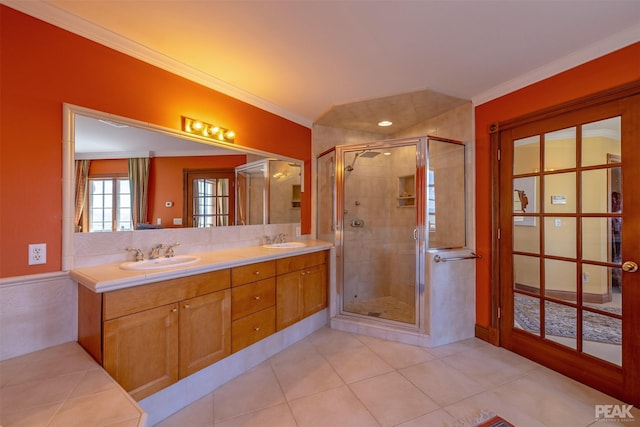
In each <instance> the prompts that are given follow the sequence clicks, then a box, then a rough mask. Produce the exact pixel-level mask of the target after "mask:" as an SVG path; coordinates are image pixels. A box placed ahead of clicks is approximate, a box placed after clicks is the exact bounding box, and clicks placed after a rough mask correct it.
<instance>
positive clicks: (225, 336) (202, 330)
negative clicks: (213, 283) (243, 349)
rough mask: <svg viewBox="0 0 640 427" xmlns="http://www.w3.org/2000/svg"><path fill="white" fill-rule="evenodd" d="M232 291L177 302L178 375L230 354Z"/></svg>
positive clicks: (185, 374)
mask: <svg viewBox="0 0 640 427" xmlns="http://www.w3.org/2000/svg"><path fill="white" fill-rule="evenodd" d="M230 294H231V291H230V290H228V289H227V290H225V291H219V292H214V293H212V294H207V295H203V296H199V297H196V298H192V299H189V300H185V301H181V302H180V371H179V373H180V378H184V377H186V376H189V375H191V374H193V373H194V372H197V371H199V370H200V369H202V368H205V367H207V366H209V365H211V364H212V363H215V362H217V361H218V360H221V359H224V358H225V357H227V356H228V355H229V354H231V334H230V326H231V315H230V313H231V297H230Z"/></svg>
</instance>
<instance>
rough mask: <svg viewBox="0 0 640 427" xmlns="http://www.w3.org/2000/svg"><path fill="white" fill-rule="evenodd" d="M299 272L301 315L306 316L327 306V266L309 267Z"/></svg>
mask: <svg viewBox="0 0 640 427" xmlns="http://www.w3.org/2000/svg"><path fill="white" fill-rule="evenodd" d="M301 274H302V301H303V316H304V317H307V316H309V315H311V314H313V313H315V312H318V311H320V310H322V309H323V308H325V307H326V306H327V266H326V265H318V266H316V267H311V268H309V269H306V270H304V271H303V272H302V273H301Z"/></svg>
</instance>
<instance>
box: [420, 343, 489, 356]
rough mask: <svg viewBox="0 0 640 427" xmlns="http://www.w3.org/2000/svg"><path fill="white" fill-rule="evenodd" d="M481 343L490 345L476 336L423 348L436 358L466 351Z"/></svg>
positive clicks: (481, 345) (479, 345) (480, 345)
mask: <svg viewBox="0 0 640 427" xmlns="http://www.w3.org/2000/svg"><path fill="white" fill-rule="evenodd" d="M483 344H486V345H491V344H487V343H485V342H484V341H482V340H479V339H477V338H470V339H468V340H463V341H457V342H454V343H451V344H445V345H441V346H439V347H433V348H426V349H425V350H426V351H427V352H428V353H429V354H431V355H433V356H434V357H436V358H442V357H447V356H451V355H453V354H456V353H461V352H467V351H469V350H471V349H473V348H476V347H483Z"/></svg>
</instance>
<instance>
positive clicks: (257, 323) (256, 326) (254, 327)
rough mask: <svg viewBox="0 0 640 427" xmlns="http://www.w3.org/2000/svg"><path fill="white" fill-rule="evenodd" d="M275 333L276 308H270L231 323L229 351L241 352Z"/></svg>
mask: <svg viewBox="0 0 640 427" xmlns="http://www.w3.org/2000/svg"><path fill="white" fill-rule="evenodd" d="M275 331H276V308H275V307H270V308H267V309H265V310H262V311H259V312H257V313H254V314H251V315H249V316H246V317H243V318H242V319H238V320H235V321H233V322H231V351H232V352H234V353H235V352H236V351H239V350H242V349H243V348H245V347H248V346H250V345H251V344H253V343H255V342H258V341H260V340H261V339H263V338H266V337H268V336H269V335H271V334H273V333H274V332H275Z"/></svg>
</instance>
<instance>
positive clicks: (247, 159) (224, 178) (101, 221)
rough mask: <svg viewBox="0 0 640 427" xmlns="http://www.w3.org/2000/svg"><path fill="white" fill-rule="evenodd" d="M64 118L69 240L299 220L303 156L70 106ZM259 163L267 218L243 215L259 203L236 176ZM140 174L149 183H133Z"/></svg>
mask: <svg viewBox="0 0 640 427" xmlns="http://www.w3.org/2000/svg"><path fill="white" fill-rule="evenodd" d="M63 113H64V133H65V135H64V138H63V151H64V153H63V154H64V157H63V159H64V160H63V174H64V175H63V176H64V177H65V179H64V180H63V181H64V189H63V192H64V194H63V196H64V206H63V211H64V212H63V218H64V221H63V222H64V224H63V228H64V230H63V231H65V232H64V233H63V234H65V235H66V236H68V237H67V238H68V239H70V238H71V236H72V234H73V233H77V232H110V231H120V230H133V229H154V228H179V227H219V226H229V225H242V224H264V223H282V222H287V223H289V222H300V203H299V192H300V189H301V186H302V183H303V182H304V181H303V173H304V170H303V169H304V166H303V164H304V163H303V162H302V161H301V160H299V159H293V158H288V157H283V156H279V155H274V154H272V153H266V152H263V151H259V150H254V149H251V148H247V147H239V146H234V145H233V144H224V143H216V142H213V141H209V140H206V139H205V138H202V137H198V136H195V135H190V134H187V133H186V132H182V131H177V130H173V129H167V128H163V127H160V126H156V125H153V124H148V123H144V122H140V121H137V120H133V119H128V118H125V117H121V116H115V115H112V114H108V113H103V112H99V111H95V110H90V109H86V108H83V107H78V106H74V105H69V104H65V105H64V111H63ZM256 164H261V165H264V166H265V167H264V170H263V177H264V180H265V183H267V185H268V186H264V185H263V187H264V188H265V193H264V200H265V202H264V203H263V204H262V209H263V210H264V211H263V212H262V213H261V214H260V215H258V214H255V216H257V217H261V219H259V220H252V221H248V220H247V219H246V216H243V215H244V213H245V212H248V211H249V209H251V212H254V211H255V210H256V205H255V204H254V205H252V206H249V205H247V203H248V202H249V200H248V198H247V197H246V195H247V191H248V187H247V183H246V182H244V181H245V180H242V181H243V182H241V183H240V187H239V186H238V178H237V177H238V176H239V175H242V173H243V171H245V170H246V169H247V167H252V166H254V165H256ZM139 169H146V170H148V173H146V178H143V181H144V180H145V179H146V185H144V186H143V185H141V184H140V183H139V182H136V181H135V179H132V175H136V174H137V171H138V170H139ZM143 175H144V174H143ZM269 183H271V184H270V185H269ZM77 184H78V185H77ZM278 185H279V186H280V187H281V188H280V187H279V188H276V187H274V186H278ZM269 189H271V194H272V195H273V196H272V198H271V200H269ZM132 193H133V194H134V197H132V196H131V194H132ZM136 197H137V198H141V199H144V203H146V213H142V212H138V213H136V212H134V211H135V210H136V207H132V203H133V204H136V203H134V202H133V200H134V199H135V198H136ZM270 209H273V210H274V212H273V213H272V212H270ZM276 210H277V212H276Z"/></svg>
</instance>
